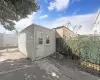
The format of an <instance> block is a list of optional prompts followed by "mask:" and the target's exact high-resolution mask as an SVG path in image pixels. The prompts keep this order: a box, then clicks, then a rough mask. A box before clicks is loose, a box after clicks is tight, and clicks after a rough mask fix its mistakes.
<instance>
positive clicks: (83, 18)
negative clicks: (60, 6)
mask: <svg viewBox="0 0 100 80" xmlns="http://www.w3.org/2000/svg"><path fill="white" fill-rule="evenodd" d="M95 15H96V13H93V14H86V15H73V16H65V17H61V18H58V19H56V20H54V21H52V22H47V23H46V24H44V26H48V28H55V27H58V26H62V25H65V24H66V23H67V22H68V21H70V22H71V24H72V25H82V28H81V29H80V30H79V31H78V33H79V34H86V33H88V32H89V31H91V28H92V27H93V21H94V19H95ZM70 29H71V30H73V26H70Z"/></svg>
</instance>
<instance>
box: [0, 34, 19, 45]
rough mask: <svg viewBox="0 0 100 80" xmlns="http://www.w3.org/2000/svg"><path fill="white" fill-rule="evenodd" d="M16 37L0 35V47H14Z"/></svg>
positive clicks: (16, 43)
mask: <svg viewBox="0 0 100 80" xmlns="http://www.w3.org/2000/svg"><path fill="white" fill-rule="evenodd" d="M17 45H18V36H17V35H15V34H2V33H1V34H0V47H16V46H17Z"/></svg>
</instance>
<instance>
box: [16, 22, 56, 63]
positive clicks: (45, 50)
mask: <svg viewBox="0 0 100 80" xmlns="http://www.w3.org/2000/svg"><path fill="white" fill-rule="evenodd" d="M18 48H19V51H20V52H22V53H23V54H24V55H25V56H26V57H28V58H30V59H32V61H34V60H37V59H40V58H43V57H46V56H48V55H50V54H53V53H54V52H55V31H54V30H53V29H48V28H45V27H42V26H40V25H36V24H32V25H30V26H28V27H27V28H25V29H24V30H22V31H21V32H20V34H19V36H18Z"/></svg>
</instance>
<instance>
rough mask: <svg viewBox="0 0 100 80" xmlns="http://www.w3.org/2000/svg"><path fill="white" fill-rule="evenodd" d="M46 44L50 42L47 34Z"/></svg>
mask: <svg viewBox="0 0 100 80" xmlns="http://www.w3.org/2000/svg"><path fill="white" fill-rule="evenodd" d="M46 44H50V37H49V36H48V35H47V37H46Z"/></svg>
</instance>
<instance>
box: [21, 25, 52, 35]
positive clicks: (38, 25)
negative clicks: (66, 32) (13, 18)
mask: <svg viewBox="0 0 100 80" xmlns="http://www.w3.org/2000/svg"><path fill="white" fill-rule="evenodd" d="M35 26H36V27H42V28H45V29H48V30H52V29H49V28H46V27H43V26H41V25H38V24H31V25H29V26H28V27H26V28H24V29H23V30H21V31H20V33H21V32H23V31H25V30H26V29H28V28H30V27H35Z"/></svg>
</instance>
